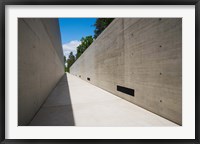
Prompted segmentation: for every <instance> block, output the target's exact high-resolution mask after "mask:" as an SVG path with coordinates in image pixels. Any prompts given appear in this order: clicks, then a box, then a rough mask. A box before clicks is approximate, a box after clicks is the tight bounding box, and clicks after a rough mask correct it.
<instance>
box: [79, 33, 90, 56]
mask: <svg viewBox="0 0 200 144" xmlns="http://www.w3.org/2000/svg"><path fill="white" fill-rule="evenodd" d="M92 42H93V38H92V36H86V37H83V38H82V39H81V44H80V45H79V46H78V47H77V53H76V59H78V58H79V57H80V56H81V55H82V53H83V52H84V51H85V50H86V49H87V48H88V47H89V46H90V45H91V44H92Z"/></svg>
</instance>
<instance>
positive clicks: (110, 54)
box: [70, 18, 182, 125]
mask: <svg viewBox="0 0 200 144" xmlns="http://www.w3.org/2000/svg"><path fill="white" fill-rule="evenodd" d="M70 73H72V74H74V75H76V76H78V77H79V76H80V77H81V78H82V79H83V80H86V81H88V82H90V83H92V84H94V85H96V86H98V87H100V88H102V89H104V90H107V91H109V92H111V93H113V94H115V95H117V96H119V97H121V98H123V99H126V100H128V101H130V102H132V103H134V104H136V105H138V106H140V107H143V108H145V109H147V110H149V111H151V112H153V113H156V114H158V115H160V116H162V117H165V118H167V119H169V120H171V121H173V122H175V123H178V124H180V125H181V124H182V19H180V18H179V19H175V18H162V19H159V18H133V19H131V18H125V19H115V20H114V21H113V22H112V23H111V24H110V25H109V26H108V27H107V28H106V29H105V30H104V32H103V33H102V34H101V35H100V36H99V37H98V38H97V39H96V40H95V41H94V42H93V44H92V45H91V46H90V47H89V48H88V49H87V50H86V51H85V52H84V53H83V55H82V56H81V57H80V58H79V59H78V60H77V61H76V62H75V63H74V64H73V66H72V67H71V68H70ZM87 78H90V81H89V80H87ZM117 85H119V86H123V87H127V88H131V89H134V96H131V95H128V94H125V93H123V92H120V91H117Z"/></svg>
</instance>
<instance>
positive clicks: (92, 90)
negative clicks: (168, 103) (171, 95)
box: [30, 74, 178, 126]
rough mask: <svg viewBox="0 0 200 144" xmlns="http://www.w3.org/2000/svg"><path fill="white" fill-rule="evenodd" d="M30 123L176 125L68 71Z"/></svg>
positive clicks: (61, 124)
mask: <svg viewBox="0 0 200 144" xmlns="http://www.w3.org/2000/svg"><path fill="white" fill-rule="evenodd" d="M30 125H35V126H37V125H38V126H41V125H44V126H45V125H49V126H54V125H55V126H56V125H60V126H178V125H176V124H175V123H173V122H171V121H169V120H166V119H164V118H162V117H160V116H158V115H156V114H154V113H151V112H149V111H147V110H145V109H143V108H141V107H138V106H136V105H134V104H132V103H130V102H128V101H126V100H124V99H121V98H119V97H117V96H115V95H113V94H111V93H109V92H107V91H105V90H103V89H100V88H98V87H96V86H94V85H91V84H90V83H87V82H86V81H83V80H81V79H79V78H77V77H75V76H73V75H71V74H66V75H65V76H63V78H62V79H61V81H60V82H59V83H58V84H57V86H56V88H55V89H54V90H53V91H52V93H51V94H50V96H49V97H48V98H47V100H46V101H45V103H44V104H43V106H42V107H41V109H40V110H39V112H38V113H37V114H36V116H35V117H34V119H33V120H32V121H31V123H30Z"/></svg>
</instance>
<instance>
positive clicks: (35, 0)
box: [0, 0, 200, 144]
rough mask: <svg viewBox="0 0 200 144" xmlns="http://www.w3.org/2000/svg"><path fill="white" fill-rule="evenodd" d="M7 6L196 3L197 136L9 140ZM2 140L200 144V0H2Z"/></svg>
mask: <svg viewBox="0 0 200 144" xmlns="http://www.w3.org/2000/svg"><path fill="white" fill-rule="evenodd" d="M6 5H195V67H196V68H195V73H196V74H195V139H171V140H170V139H151V140H149V139H120V140H114V139H104V140H103V139H101V140H96V139H93V140H92V139H90V140H81V139H73V140H72V139H57V140H55V139H54V140H51V139H29V140H23V139H5V88H6V87H5V83H6V82H5V76H6V75H5V74H6V71H5V56H6V54H5V6H6ZM0 11H1V12H0V14H1V16H0V25H1V28H0V60H1V62H0V81H1V86H0V93H1V94H0V142H1V143H16V144H18V143H34V142H35V143H41V144H42V143H51V144H52V143H73V144H74V143H92V144H93V143H98V144H99V143H105V144H107V143H123V144H129V143H137V144H143V143H155V144H157V143H158V144H160V143H164V144H168V143H169V144H175V143H180V144H198V143H200V140H199V139H200V137H199V121H200V119H199V110H200V106H199V105H200V101H199V89H198V84H199V77H198V73H199V49H200V47H199V44H200V40H199V39H200V37H199V35H200V28H199V27H200V0H115V1H111V0H1V3H0Z"/></svg>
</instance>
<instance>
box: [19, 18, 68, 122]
mask: <svg viewBox="0 0 200 144" xmlns="http://www.w3.org/2000/svg"><path fill="white" fill-rule="evenodd" d="M63 74H64V56H63V52H62V46H61V37H60V30H59V24H58V20H57V19H38V18H19V19H18V125H27V124H28V123H29V122H30V121H31V120H32V118H33V117H34V115H35V114H36V112H37V111H38V109H39V108H40V106H41V105H42V103H43V102H44V100H45V99H46V98H47V96H48V94H49V93H50V92H51V91H52V89H53V88H54V87H55V85H56V84H57V82H58V81H59V79H60V78H61V77H62V76H63Z"/></svg>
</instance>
